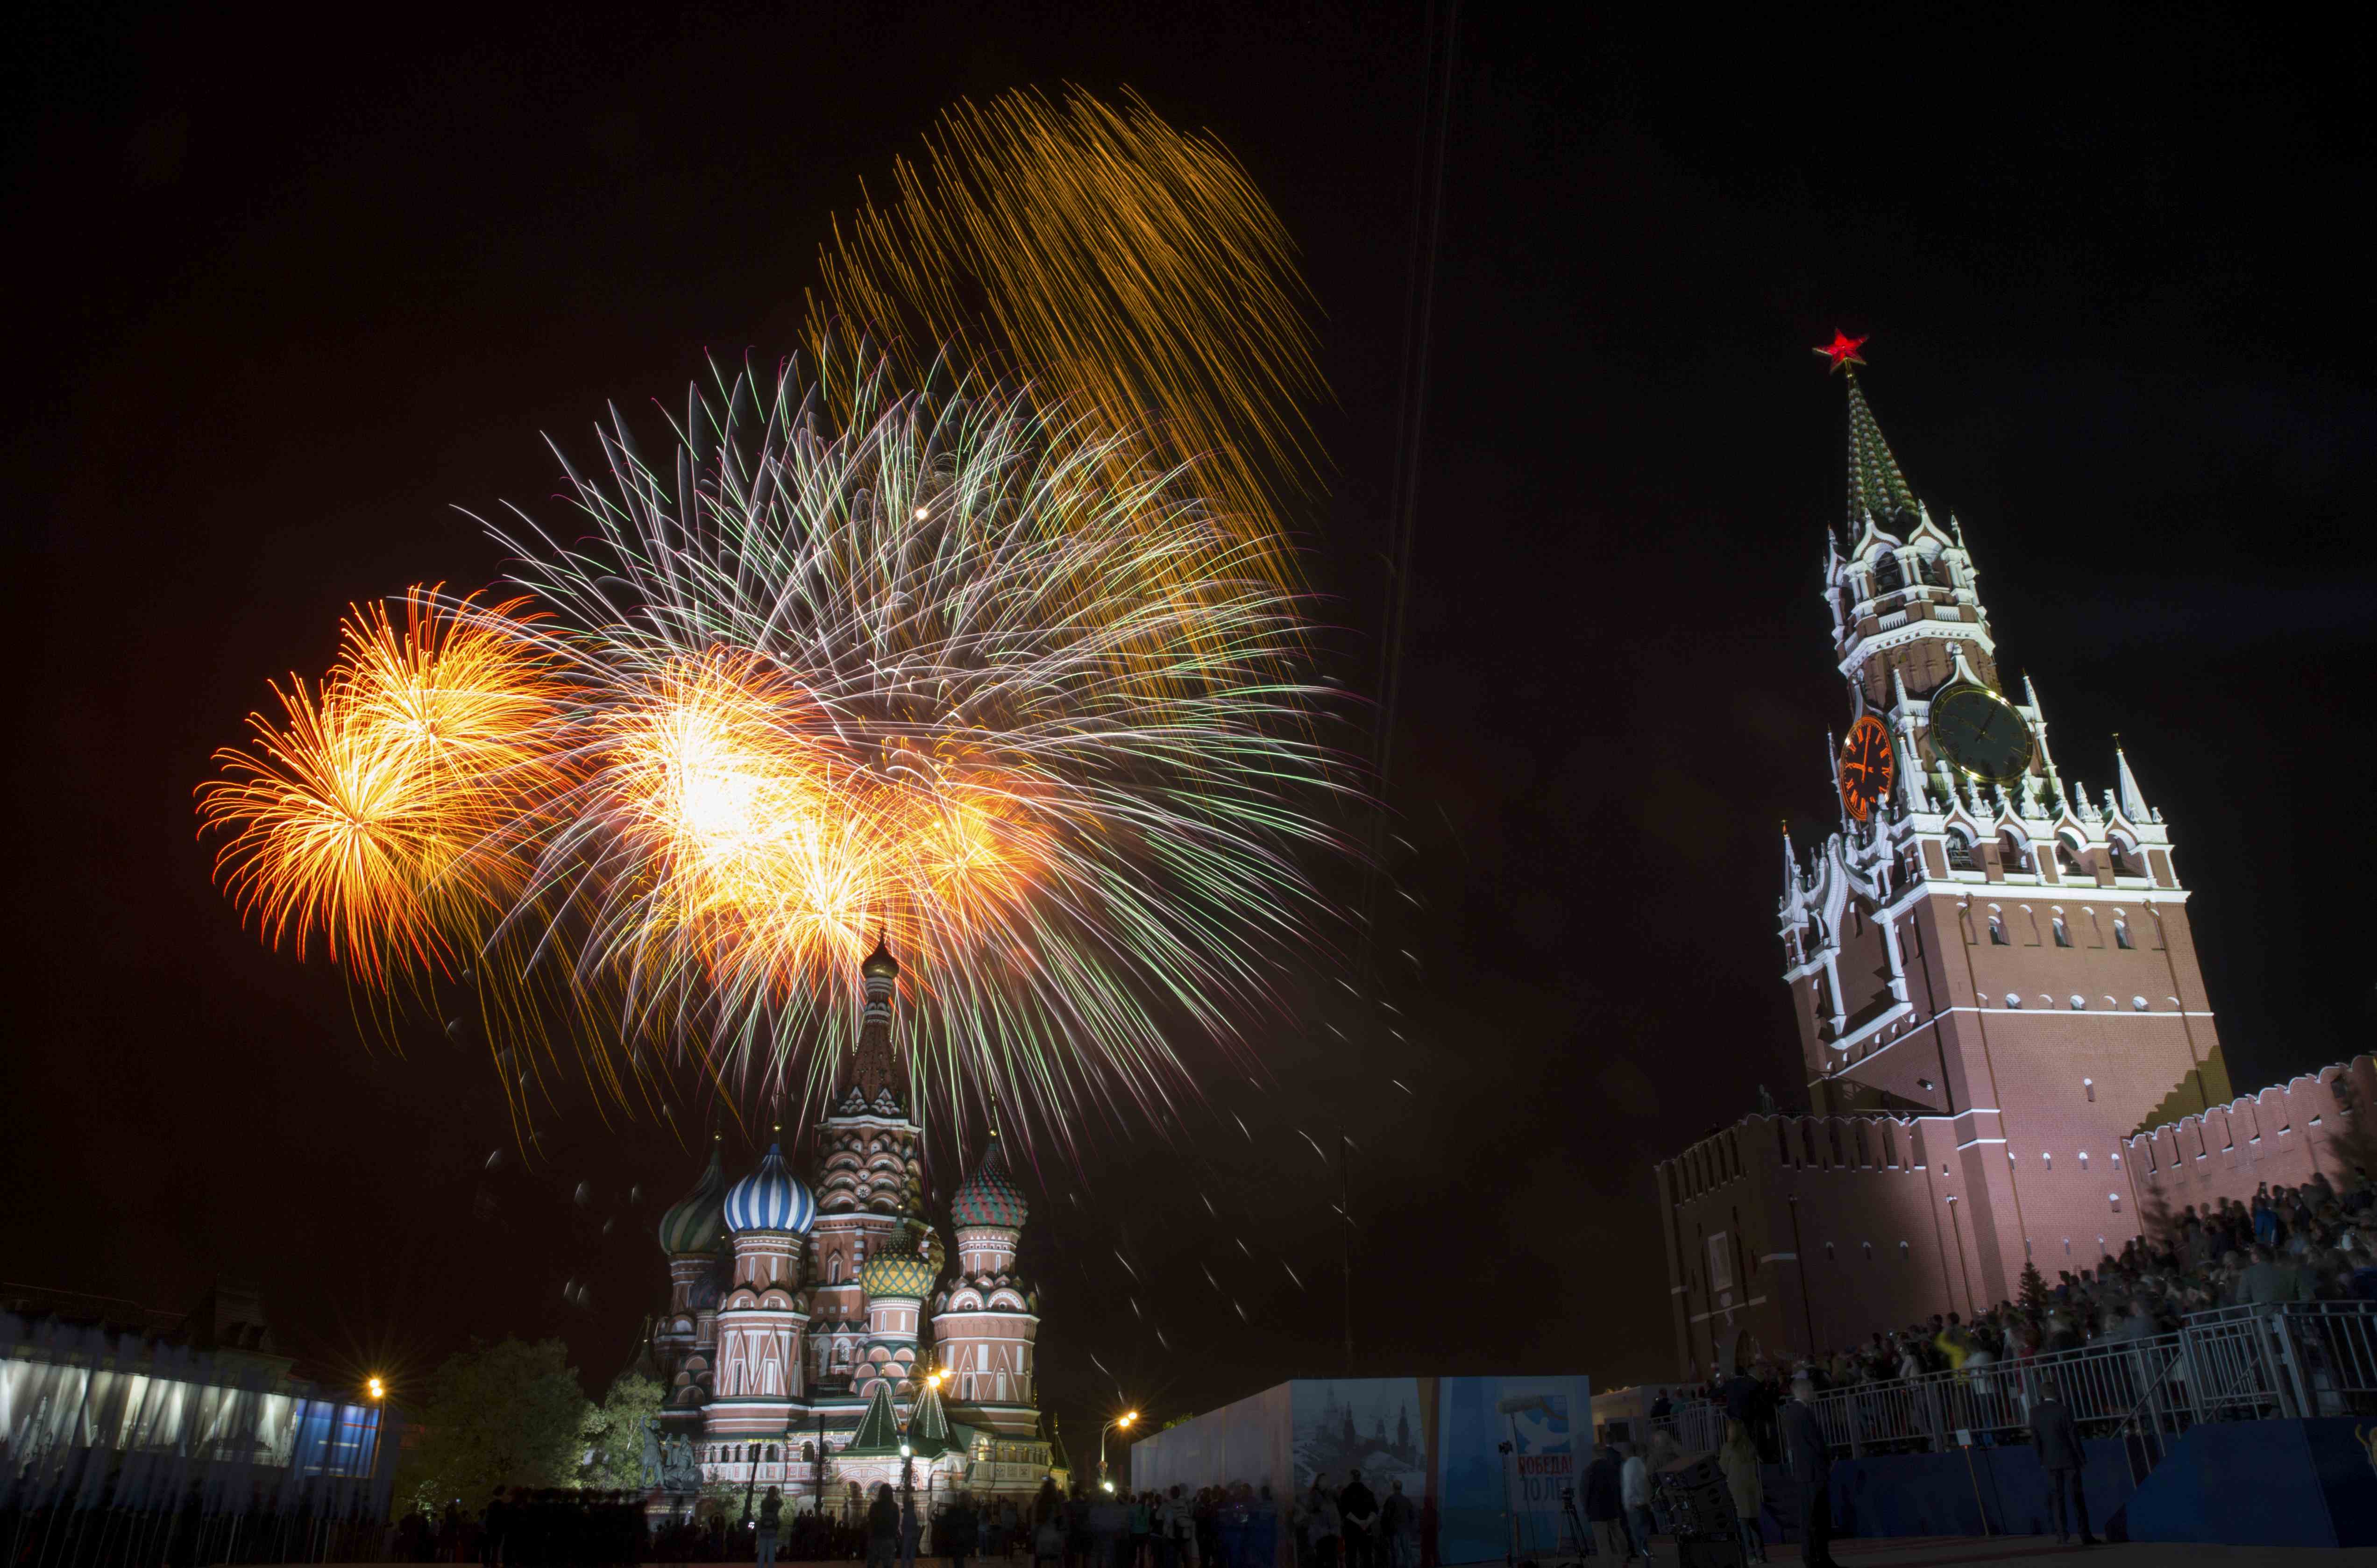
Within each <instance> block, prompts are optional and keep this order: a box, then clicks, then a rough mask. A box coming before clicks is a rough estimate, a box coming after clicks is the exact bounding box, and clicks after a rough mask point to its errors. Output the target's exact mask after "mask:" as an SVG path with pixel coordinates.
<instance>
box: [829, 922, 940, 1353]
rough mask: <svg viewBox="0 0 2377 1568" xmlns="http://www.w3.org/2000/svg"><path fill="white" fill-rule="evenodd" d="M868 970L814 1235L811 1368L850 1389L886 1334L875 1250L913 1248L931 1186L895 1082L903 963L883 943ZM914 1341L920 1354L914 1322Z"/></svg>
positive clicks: (832, 1122)
mask: <svg viewBox="0 0 2377 1568" xmlns="http://www.w3.org/2000/svg"><path fill="white" fill-rule="evenodd" d="M861 975H862V978H863V979H864V980H865V981H866V1014H865V1016H864V1018H863V1019H862V1020H861V1023H860V1028H859V1037H858V1049H857V1053H856V1059H855V1061H854V1063H853V1071H852V1073H851V1081H850V1084H849V1086H848V1088H846V1089H845V1090H844V1091H843V1092H842V1097H841V1098H840V1099H839V1100H837V1101H835V1103H834V1107H833V1112H832V1114H831V1115H830V1116H828V1117H827V1118H826V1119H824V1121H822V1122H821V1123H819V1125H818V1221H817V1226H816V1228H815V1230H814V1232H813V1233H812V1239H811V1245H812V1248H813V1251H814V1252H815V1256H816V1266H815V1278H816V1282H817V1285H816V1309H815V1311H816V1319H817V1321H816V1324H815V1326H814V1329H813V1331H812V1339H811V1343H810V1347H809V1357H810V1369H811V1371H812V1372H813V1373H815V1374H816V1375H817V1376H818V1378H819V1379H820V1380H821V1381H822V1382H824V1383H826V1384H828V1385H841V1386H850V1385H851V1383H852V1382H853V1380H854V1378H855V1377H856V1376H857V1375H858V1371H859V1368H860V1365H861V1363H862V1362H863V1361H864V1360H865V1359H866V1347H867V1345H868V1344H869V1342H870V1341H871V1340H875V1339H877V1338H878V1335H877V1328H878V1325H877V1324H876V1323H874V1322H873V1320H872V1314H871V1313H870V1311H869V1310H868V1306H867V1290H866V1285H865V1283H864V1281H863V1280H862V1278H861V1275H863V1274H864V1272H865V1270H866V1264H867V1262H868V1260H869V1259H871V1258H872V1257H873V1256H874V1255H875V1254H876V1253H878V1252H881V1251H887V1250H890V1249H893V1248H895V1247H898V1246H900V1245H902V1242H903V1241H905V1242H907V1243H908V1244H909V1245H910V1246H911V1248H912V1249H913V1248H914V1238H913V1236H912V1235H911V1232H912V1231H913V1230H914V1229H915V1228H916V1227H917V1223H918V1218H919V1216H920V1215H921V1214H922V1212H923V1209H924V1192H925V1167H924V1147H925V1140H924V1130H923V1129H922V1128H921V1127H919V1126H918V1125H917V1124H916V1122H915V1119H914V1118H913V1117H911V1116H910V1115H909V1114H908V1110H907V1107H906V1106H905V1104H904V1103H903V1102H902V1098H901V1095H900V1093H899V1090H898V1089H897V1088H896V1087H895V1086H894V1084H893V1074H892V1059H891V1001H892V997H893V995H894V993H895V992H896V991H897V989H898V987H899V983H900V965H899V964H898V962H897V961H896V960H894V959H893V958H892V956H891V953H890V950H889V949H888V948H886V947H885V946H884V945H883V944H882V943H881V942H878V943H877V944H876V947H875V951H874V952H871V953H869V954H867V956H866V963H865V964H863V965H862V966H861ZM914 1255H918V1256H921V1253H920V1252H917V1253H915V1254H914ZM919 1294H920V1295H921V1292H919ZM908 1338H909V1341H910V1344H911V1346H912V1349H911V1352H910V1356H909V1359H910V1360H911V1361H913V1360H914V1350H913V1345H914V1339H915V1332H914V1328H913V1326H912V1327H911V1328H910V1330H909V1331H908ZM904 1375H905V1373H904V1371H903V1373H902V1376H904ZM860 1392H862V1393H863V1392H864V1390H863V1389H861V1390H860Z"/></svg>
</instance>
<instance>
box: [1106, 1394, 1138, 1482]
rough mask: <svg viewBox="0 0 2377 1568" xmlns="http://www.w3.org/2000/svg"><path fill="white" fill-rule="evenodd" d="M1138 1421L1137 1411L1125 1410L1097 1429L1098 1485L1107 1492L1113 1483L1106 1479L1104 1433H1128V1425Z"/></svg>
mask: <svg viewBox="0 0 2377 1568" xmlns="http://www.w3.org/2000/svg"><path fill="white" fill-rule="evenodd" d="M1138 1419H1139V1412H1138V1411H1136V1410H1125V1411H1124V1412H1123V1413H1122V1414H1121V1415H1119V1416H1117V1417H1116V1418H1114V1419H1113V1420H1111V1421H1108V1422H1107V1423H1106V1424H1105V1426H1102V1427H1100V1428H1099V1429H1098V1485H1100V1486H1102V1487H1104V1488H1105V1490H1108V1491H1112V1490H1114V1482H1112V1481H1110V1480H1108V1479H1106V1433H1108V1432H1110V1431H1128V1430H1130V1424H1131V1423H1132V1422H1133V1421H1136V1420H1138Z"/></svg>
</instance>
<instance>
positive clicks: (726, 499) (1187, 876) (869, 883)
mask: <svg viewBox="0 0 2377 1568" xmlns="http://www.w3.org/2000/svg"><path fill="white" fill-rule="evenodd" d="M828 401H830V402H831V403H832V404H833V405H834V406H837V407H842V408H846V409H849V410H851V411H852V413H853V417H850V418H849V419H848V421H847V422H846V423H844V424H842V425H841V426H840V428H838V429H834V428H830V427H829V423H828V421H827V420H826V418H825V417H824V415H823V413H822V412H821V405H822V404H824V403H826V402H828ZM680 434H681V436H682V437H683V443H682V445H681V447H680V449H679V450H678V452H677V453H676V454H675V458H676V461H675V463H674V464H673V465H671V466H670V467H668V468H663V469H655V468H653V467H651V466H649V465H647V464H646V463H644V462H643V461H640V460H639V457H638V456H637V449H636V446H635V444H634V443H633V442H632V441H631V440H630V439H629V438H628V437H627V432H626V431H625V429H624V428H623V427H619V426H614V427H613V428H612V429H611V430H610V431H608V432H606V433H605V435H604V438H603V460H604V461H603V466H602V468H601V470H600V471H598V473H597V474H596V475H594V476H591V477H589V476H580V477H579V478H578V479H577V481H576V483H575V493H576V498H577V500H578V502H579V506H580V508H581V509H583V511H584V513H585V516H586V518H587V520H588V521H589V522H590V523H591V533H589V534H588V535H587V536H586V537H585V538H583V539H580V540H579V541H577V542H575V543H573V544H570V545H560V544H557V543H556V542H555V540H553V539H552V538H551V537H550V536H548V535H547V534H545V533H543V532H541V531H536V530H534V529H532V528H524V527H513V528H509V529H505V530H499V531H498V536H499V537H501V538H502V539H503V540H504V542H505V543H506V544H507V545H509V546H510V547H511V548H512V549H513V550H515V551H516V552H517V553H518V554H519V556H520V567H519V569H517V570H516V572H515V574H514V580H515V581H516V582H517V583H518V584H519V585H520V586H521V587H523V588H525V589H527V590H528V591H529V592H531V593H532V594H533V595H534V597H535V599H536V600H537V602H539V603H540V604H543V605H545V606H548V607H550V608H551V609H552V610H553V611H554V616H553V617H552V619H550V620H549V621H545V622H537V623H530V622H527V621H524V620H521V619H520V618H519V617H517V616H508V617H505V619H504V620H503V622H502V625H501V629H503V630H505V631H508V632H509V633H510V634H511V635H514V636H517V637H521V638H523V639H525V640H526V647H527V650H528V652H526V654H525V655H524V656H526V657H529V658H531V659H532V660H534V661H535V662H537V663H539V664H550V665H552V666H554V667H566V668H567V670H568V671H569V677H568V678H569V680H570V681H571V683H572V688H573V692H574V700H573V701H572V703H571V705H570V710H569V713H568V716H567V718H566V719H565V720H564V721H563V722H562V723H561V724H559V725H558V726H557V728H556V730H555V734H554V736H553V744H554V746H555V753H556V754H557V755H558V756H561V757H565V758H566V759H567V768H568V769H569V771H570V772H571V776H572V782H571V784H570V785H569V786H568V788H567V790H566V791H564V792H562V793H561V794H560V795H559V796H556V797H555V799H554V800H553V801H552V802H551V803H550V806H549V808H546V809H544V810H543V811H542V812H540V813H539V819H540V820H539V821H538V822H537V824H536V825H535V826H534V827H533V828H532V829H530V830H524V831H522V832H519V833H518V834H517V835H516V837H517V842H518V843H520V844H521V845H522V846H523V847H524V856H525V858H526V859H527V860H528V861H529V862H530V865H529V868H528V869H527V870H526V872H525V874H524V877H523V882H522V885H523V886H524V887H525V888H527V889H530V890H532V892H531V895H530V896H529V897H528V898H527V899H526V900H524V901H523V902H522V904H520V915H519V916H518V917H517V919H516V921H515V925H517V924H519V923H520V922H523V921H532V922H534V923H537V924H538V925H539V928H540V929H539V932H538V935H537V938H536V940H538V941H540V942H548V941H549V942H555V943H558V944H561V945H565V946H567V950H568V952H569V960H570V969H571V974H572V981H573V986H574V988H575V989H576V990H578V991H579V993H580V994H590V993H593V992H597V991H599V992H601V993H603V994H604V995H608V996H612V997H615V999H617V1004H618V1008H619V1023H620V1034H621V1035H622V1037H625V1038H631V1039H640V1040H659V1041H664V1042H667V1043H668V1044H669V1045H670V1046H671V1047H675V1048H677V1049H679V1050H681V1051H685V1052H687V1053H690V1054H693V1055H696V1056H699V1058H700V1059H701V1060H702V1061H703V1063H704V1065H705V1066H706V1067H707V1068H708V1069H709V1070H710V1071H712V1072H713V1073H717V1074H721V1075H727V1076H735V1077H738V1078H740V1079H741V1080H743V1081H745V1082H746V1083H751V1084H753V1085H755V1086H764V1087H765V1088H767V1089H769V1090H771V1091H778V1090H781V1091H784V1092H789V1093H794V1094H799V1095H814V1094H816V1093H818V1092H821V1091H823V1090H824V1089H826V1088H827V1087H829V1086H830V1081H831V1077H832V1074H833V1072H834V1071H835V1070H836V1067H837V1065H838V1064H839V1061H840V1059H841V1058H842V1054H843V1051H844V1048H845V1047H847V1045H848V1043H849V1042H850V1040H851V1038H852V1035H853V1034H854V1028H855V1024H856V1021H857V1018H858V1014H859V1008H858V995H857V991H856V978H857V975H856V961H857V959H858V958H859V957H860V956H861V955H862V954H863V953H864V952H866V949H867V948H868V947H869V946H870V945H871V944H872V943H873V942H874V941H875V940H877V938H878V936H881V937H886V938H888V939H889V940H890V942H891V944H892V946H893V948H894V949H895V951H897V952H898V953H899V954H900V957H901V960H902V965H903V973H904V976H905V979H906V981H907V983H908V984H909V985H910V987H912V989H913V992H914V997H913V999H914V1003H915V1005H914V1009H913V1014H912V1021H911V1023H910V1026H909V1039H910V1051H909V1060H910V1071H911V1073H912V1076H913V1078H914V1084H913V1087H914V1093H916V1094H917V1095H919V1096H922V1097H926V1098H930V1099H932V1100H934V1101H936V1102H938V1103H940V1104H943V1105H955V1104H957V1103H959V1102H962V1101H963V1102H971V1103H972V1105H973V1107H976V1108H977V1109H978V1108H979V1107H980V1106H981V1105H982V1103H983V1102H984V1101H985V1100H987V1099H988V1098H990V1097H993V1096H995V1097H997V1098H999V1099H1002V1100H1004V1101H1006V1102H1007V1103H1008V1104H1009V1105H1012V1106H1019V1107H1021V1106H1039V1107H1050V1108H1052V1109H1054V1108H1060V1107H1061V1108H1065V1109H1075V1108H1081V1107H1087V1106H1093V1105H1112V1104H1114V1103H1117V1102H1118V1101H1120V1100H1125V1099H1128V1100H1130V1101H1134V1102H1136V1103H1138V1104H1140V1105H1141V1106H1145V1107H1162V1106H1164V1105H1165V1104H1166V1103H1167V1102H1168V1101H1169V1100H1170V1099H1171V1098H1172V1097H1173V1096H1175V1095H1177V1093H1178V1092H1179V1091H1180V1090H1181V1089H1182V1088H1183V1087H1184V1086H1185V1084H1186V1083H1187V1082H1188V1076H1189V1074H1188V1069H1187V1064H1186V1062H1185V1061H1184V1059H1183V1058H1182V1057H1181V1056H1180V1055H1179V1053H1178V1052H1177V1050H1176V1048H1175V1047H1174V1044H1173V1039H1172V1033H1171V1032H1172V1030H1174V1029H1177V1028H1179V1027H1181V1026H1182V1025H1184V1024H1185V1025H1186V1026H1187V1027H1188V1028H1189V1031H1190V1032H1191V1033H1192V1034H1194V1035H1200V1036H1202V1037H1206V1038H1212V1039H1224V1038H1227V1037H1228V1035H1229V1029H1230V1021H1231V1020H1232V1019H1233V1018H1236V1017H1240V1016H1243V1014H1244V1011H1245V1008H1246V1007H1247V1005H1248V1004H1249V1003H1252V1002H1255V1001H1258V1000H1259V999H1260V997H1261V995H1262V992H1263V987H1264V977H1265V976H1267V975H1268V974H1269V973H1270V971H1271V968H1272V964H1271V963H1270V955H1269V954H1268V953H1267V952H1265V950H1266V949H1267V948H1269V947H1271V946H1272V945H1273V944H1289V943H1293V944H1298V945H1301V944H1303V943H1305V942H1307V941H1308V940H1309V931H1308V917H1309V916H1310V915H1311V913H1312V907H1313V906H1312V902H1311V899H1310V896H1309V888H1308V883H1307V881H1306V880H1305V878H1304V876H1303V875H1302V873H1301V872H1300V871H1299V869H1298V866H1297V856H1296V850H1297V848H1298V847H1299V846H1301V845H1304V844H1314V843H1319V842H1324V841H1326V840H1327V839H1328V837H1329V834H1328V832H1327V831H1326V829H1325V828H1324V827H1323V825H1322V820H1321V818H1320V815H1319V814H1318V813H1317V812H1316V810H1315V808H1316V806H1317V805H1318V804H1319V802H1320V800H1321V799H1322V798H1323V797H1325V796H1326V795H1327V793H1328V792H1329V791H1331V790H1332V789H1334V788H1336V787H1339V785H1338V782H1337V780H1336V778H1335V775H1334V772H1333V764H1332V760H1331V759H1330V758H1329V757H1328V756H1327V754H1325V753H1324V752H1323V751H1322V750H1320V748H1318V747H1316V746H1314V745H1313V744H1312V743H1311V742H1310V741H1308V739H1306V738H1303V736H1304V735H1305V732H1306V729H1307V727H1308V726H1307V724H1306V723H1305V721H1306V719H1307V717H1308V706H1309V703H1310V702H1311V700H1313V699H1314V697H1315V696H1316V695H1317V693H1316V692H1315V691H1314V690H1313V689H1311V688H1305V687H1303V686H1300V685H1297V684H1296V683H1294V682H1290V681H1285V680H1283V679H1281V678H1280V677H1279V676H1278V675H1277V674H1276V671H1277V670H1278V668H1279V667H1280V666H1281V665H1282V664H1284V663H1285V662H1286V661H1287V660H1288V659H1289V658H1290V657H1291V656H1292V654H1293V652H1294V650H1295V648H1296V645H1297V644H1298V642H1299V641H1300V640H1301V638H1302V636H1303V633H1304V622H1303V619H1302V616H1301V614H1300V611H1299V606H1298V604H1297V603H1296V600H1295V599H1294V598H1293V596H1291V595H1289V594H1287V593H1285V592H1283V591H1281V590H1280V589H1279V588H1278V587H1277V586H1276V585H1275V584H1274V583H1273V582H1272V579H1271V577H1270V575H1269V574H1268V572H1267V571H1266V570H1265V569H1264V563H1263V562H1262V560H1261V559H1260V557H1259V554H1258V552H1256V551H1255V550H1254V549H1253V548H1251V547H1250V546H1249V545H1247V544H1246V543H1245V542H1244V541H1243V540H1240V539H1238V538H1237V537H1236V535H1235V533H1234V531H1233V530H1232V529H1231V528H1229V527H1227V526H1224V524H1223V523H1222V522H1220V521H1217V520H1216V518H1215V517H1214V515H1213V514H1212V512H1211V510H1210V509H1208V508H1207V507H1206V506H1205V505H1204V504H1202V502H1201V501H1200V498H1199V497H1196V496H1195V495H1194V493H1193V492H1192V491H1190V490H1189V488H1188V485H1187V482H1186V476H1185V475H1182V474H1179V473H1173V474H1170V475H1156V476H1153V477H1147V478H1143V479H1141V480H1139V481H1136V482H1134V483H1132V484H1130V485H1124V486H1121V487H1117V486H1116V485H1114V484H1113V483H1112V477H1111V476H1112V473H1113V472H1114V471H1115V468H1116V467H1117V456H1116V454H1115V453H1114V452H1112V451H1110V450H1108V449H1107V442H1110V441H1117V440H1119V439H1120V437H1106V438H1105V440H1099V441H1093V440H1086V439H1084V438H1082V437H1081V436H1080V435H1079V433H1078V432H1074V431H1069V430H1065V431H1056V430H1052V429H1051V427H1050V422H1049V421H1048V420H1047V419H1046V418H1045V416H1044V415H1042V414H1041V413H1038V412H1037V411H1036V410H1035V409H1034V408H1033V406H1032V405H1031V403H1030V402H1029V401H1027V400H1026V399H1025V398H1024V397H1022V396H1021V394H1018V393H1015V392H1011V391H1002V390H997V389H983V390H982V392H981V393H980V395H975V393H974V392H973V389H967V388H964V387H959V388H955V389H950V390H949V391H948V392H947V393H945V394H943V395H939V396H928V395H907V396H895V395H894V394H893V392H892V390H891V382H890V377H889V372H888V370H887V369H886V367H885V366H884V365H881V364H880V363H879V362H878V363H876V364H874V365H868V366H864V367H860V368H857V369H855V370H854V373H853V374H852V375H851V376H850V377H848V378H847V379H846V380H845V381H844V382H843V383H842V386H841V388H840V389H839V391H838V392H837V393H836V394H835V396H834V397H833V398H831V399H830V400H827V399H822V398H820V397H819V395H818V392H817V391H816V389H815V388H814V387H812V386H806V385H804V384H803V383H802V382H800V381H799V380H797V379H795V378H794V377H791V376H790V375H789V374H788V375H786V376H784V377H780V378H778V379H777V380H775V381H774V382H772V383H761V384H755V383H754V382H753V381H752V380H750V379H748V378H736V379H735V380H734V381H732V382H731V383H729V384H728V385H726V386H724V387H723V388H722V389H721V395H720V397H719V398H718V399H716V400H715V401H709V402H702V401H696V402H695V403H694V404H693V405H692V407H691V408H690V409H689V412H688V417H687V424H686V425H685V426H684V427H683V428H682V430H681V431H680ZM1140 466H1142V467H1143V466H1144V465H1143V464H1142V465H1140ZM672 480H673V481H674V483H672V482H671V481H672ZM523 521H524V520H523Z"/></svg>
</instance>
